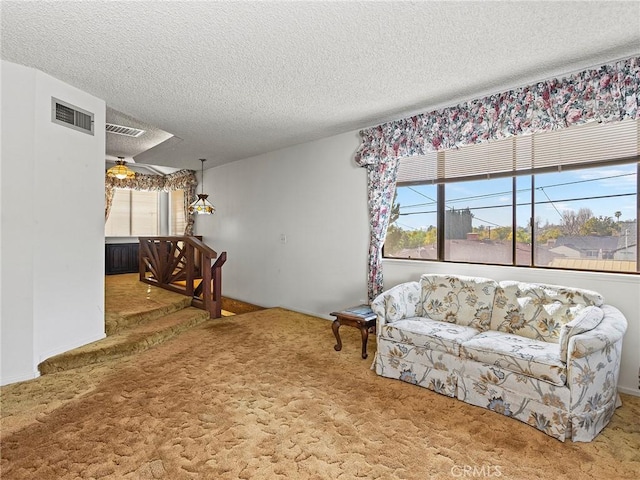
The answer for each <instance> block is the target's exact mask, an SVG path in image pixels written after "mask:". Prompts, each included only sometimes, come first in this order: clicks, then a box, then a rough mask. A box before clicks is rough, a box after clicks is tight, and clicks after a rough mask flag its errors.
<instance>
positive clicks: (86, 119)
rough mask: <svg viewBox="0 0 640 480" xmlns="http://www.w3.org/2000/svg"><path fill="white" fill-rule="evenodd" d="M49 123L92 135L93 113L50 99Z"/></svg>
mask: <svg viewBox="0 0 640 480" xmlns="http://www.w3.org/2000/svg"><path fill="white" fill-rule="evenodd" d="M51 121H52V122H53V123H57V124H58V125H62V126H64V127H69V128H73V129H74V130H78V131H79V132H84V133H88V134H89V135H93V113H91V112H87V111H86V110H83V109H81V108H78V107H76V106H74V105H71V104H70V103H67V102H63V101H62V100H58V99H57V98H54V97H51Z"/></svg>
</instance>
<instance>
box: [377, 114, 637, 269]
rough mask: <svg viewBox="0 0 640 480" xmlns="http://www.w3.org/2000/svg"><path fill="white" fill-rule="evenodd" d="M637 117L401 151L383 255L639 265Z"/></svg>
mask: <svg viewBox="0 0 640 480" xmlns="http://www.w3.org/2000/svg"><path fill="white" fill-rule="evenodd" d="M639 123H640V122H638V121H632V120H628V121H623V122H616V123H611V124H600V123H590V124H587V125H583V126H579V127H571V128H567V129H563V130H557V131H552V132H548V133H541V134H536V135H530V136H523V137H512V138H509V139H505V140H500V141H496V142H491V143H486V144H480V145H472V146H468V147H462V148H460V149H459V150H454V151H445V152H438V153H437V154H435V153H434V154H430V155H428V156H425V157H412V158H408V159H403V160H401V161H400V167H399V171H398V186H397V189H396V197H395V199H394V215H392V218H391V222H390V225H389V228H388V230H387V240H386V243H385V249H384V255H385V257H393V258H411V259H425V260H439V261H452V262H471V263H482V264H495V265H516V266H536V267H552V268H567V269H580V270H596V271H615V272H634V273H638V272H639V269H638V249H637V238H638V211H639V210H640V206H639V200H638V190H639V186H638V185H639V184H638V170H639V169H640V164H639V163H638V160H639V159H640V151H639V149H640V146H639V140H638V139H639V138H640V136H639Z"/></svg>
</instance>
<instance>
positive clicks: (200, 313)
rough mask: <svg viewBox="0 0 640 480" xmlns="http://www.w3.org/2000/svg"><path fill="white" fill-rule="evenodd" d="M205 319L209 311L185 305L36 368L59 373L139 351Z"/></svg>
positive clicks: (59, 356)
mask: <svg viewBox="0 0 640 480" xmlns="http://www.w3.org/2000/svg"><path fill="white" fill-rule="evenodd" d="M187 300H189V301H190V299H187ZM145 313H149V312H145ZM208 319H209V312H207V311H204V310H200V309H198V308H194V307H187V308H183V309H181V310H178V311H173V312H171V313H168V314H166V315H162V316H159V317H155V318H153V321H152V322H149V319H146V320H142V322H141V323H140V322H139V323H137V324H135V325H134V326H129V327H128V328H126V329H122V330H119V331H118V333H115V334H110V335H109V336H108V337H107V338H104V339H102V340H98V341H97V342H93V343H90V344H88V345H84V346H82V347H80V348H76V349H74V350H70V351H68V352H65V353H61V354H60V355H56V356H54V357H51V358H48V359H46V360H45V361H44V362H42V363H41V364H40V365H38V370H39V371H40V373H41V374H46V373H53V372H60V371H63V370H69V369H72V368H77V367H81V366H84V365H89V364H94V363H100V362H103V361H105V360H110V359H115V358H120V357H124V356H127V355H130V354H132V353H137V352H142V351H144V350H147V349H149V348H151V347H153V346H154V345H157V344H159V343H162V342H164V341H166V340H169V339H171V338H173V337H175V336H177V335H179V334H180V333H181V332H183V331H184V330H187V329H189V328H192V327H194V326H196V325H198V324H200V323H203V322H205V321H206V320H208Z"/></svg>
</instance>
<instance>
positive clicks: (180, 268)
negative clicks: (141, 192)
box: [138, 236, 227, 318]
mask: <svg viewBox="0 0 640 480" xmlns="http://www.w3.org/2000/svg"><path fill="white" fill-rule="evenodd" d="M138 239H139V241H140V249H139V255H138V260H139V271H140V281H141V282H144V283H148V284H150V285H154V286H156V287H160V288H164V289H165V290H170V291H172V292H176V293H180V294H182V295H187V296H189V297H191V305H192V306H194V307H198V308H202V309H204V310H207V311H208V312H209V315H210V316H211V318H220V317H221V316H222V266H223V265H224V263H225V262H226V260H227V252H222V253H221V254H220V255H218V254H217V253H216V251H215V250H213V249H212V248H211V247H209V246H208V245H206V244H204V243H203V242H202V239H201V237H189V236H184V237H177V236H171V237H138ZM214 260H215V262H214ZM198 283H199V284H198Z"/></svg>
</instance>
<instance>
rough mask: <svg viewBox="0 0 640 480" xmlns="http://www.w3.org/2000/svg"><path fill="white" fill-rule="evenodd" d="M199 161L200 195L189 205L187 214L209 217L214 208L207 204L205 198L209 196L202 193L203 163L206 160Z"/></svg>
mask: <svg viewBox="0 0 640 480" xmlns="http://www.w3.org/2000/svg"><path fill="white" fill-rule="evenodd" d="M200 161H201V162H202V177H201V179H200V182H201V184H202V193H199V194H198V199H197V200H196V201H195V202H193V203H192V204H191V205H189V213H190V214H194V213H196V214H198V215H211V214H212V213H213V212H215V211H216V207H214V206H213V205H211V204H210V203H209V201H208V200H207V197H208V196H209V195H206V194H205V193H204V162H206V161H207V160H206V159H204V158H201V159H200Z"/></svg>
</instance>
